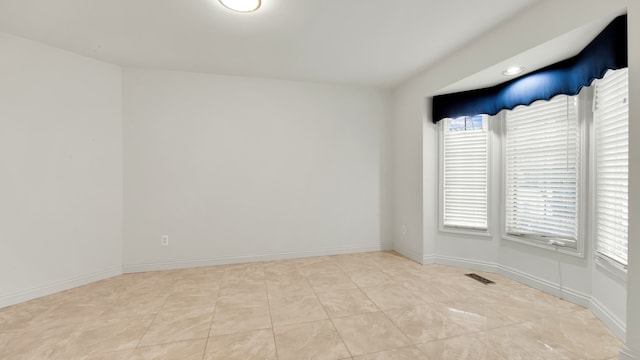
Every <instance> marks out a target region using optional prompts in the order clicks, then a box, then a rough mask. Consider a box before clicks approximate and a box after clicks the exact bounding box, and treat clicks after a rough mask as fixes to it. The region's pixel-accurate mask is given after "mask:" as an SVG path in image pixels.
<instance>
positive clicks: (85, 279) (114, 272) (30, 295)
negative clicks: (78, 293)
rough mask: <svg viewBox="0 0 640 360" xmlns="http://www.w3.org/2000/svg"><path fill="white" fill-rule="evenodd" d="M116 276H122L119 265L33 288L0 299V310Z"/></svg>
mask: <svg viewBox="0 0 640 360" xmlns="http://www.w3.org/2000/svg"><path fill="white" fill-rule="evenodd" d="M118 275H122V266H119V265H118V266H113V267H111V268H109V269H105V270H103V271H99V272H96V273H93V274H86V275H81V276H76V277H73V278H69V279H65V280H62V281H56V282H53V283H50V284H45V285H41V286H37V287H33V288H31V289H26V290H23V291H19V292H17V293H14V294H9V295H5V296H2V297H0V309H1V308H3V307H7V306H11V305H15V304H19V303H22V302H25V301H29V300H33V299H37V298H41V297H43V296H47V295H51V294H55V293H59V292H61V291H65V290H69V289H73V288H76V287H80V286H83V285H87V284H91V283H93V282H96V281H100V280H104V279H108V278H111V277H114V276H118Z"/></svg>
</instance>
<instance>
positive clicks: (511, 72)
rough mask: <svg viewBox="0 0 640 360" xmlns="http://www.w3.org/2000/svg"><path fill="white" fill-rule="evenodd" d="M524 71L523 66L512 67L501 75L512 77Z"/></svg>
mask: <svg viewBox="0 0 640 360" xmlns="http://www.w3.org/2000/svg"><path fill="white" fill-rule="evenodd" d="M524 70H525V68H524V66H512V67H510V68H508V69H507V70H505V71H503V72H502V75H505V76H514V75H518V74H522V73H523V72H524Z"/></svg>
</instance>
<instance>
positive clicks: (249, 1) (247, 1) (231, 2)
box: [220, 0, 262, 12]
mask: <svg viewBox="0 0 640 360" xmlns="http://www.w3.org/2000/svg"><path fill="white" fill-rule="evenodd" d="M220 3H221V4H222V5H223V6H224V7H226V8H227V9H229V10H233V11H238V12H253V11H256V10H258V9H259V8H260V5H262V2H261V0H220Z"/></svg>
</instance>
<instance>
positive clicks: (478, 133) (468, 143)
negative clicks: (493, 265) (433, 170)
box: [442, 115, 488, 230]
mask: <svg viewBox="0 0 640 360" xmlns="http://www.w3.org/2000/svg"><path fill="white" fill-rule="evenodd" d="M443 131H444V136H443V141H444V143H443V157H442V161H443V197H444V198H443V224H444V226H448V227H457V228H467V229H479V230H486V229H487V173H488V169H487V166H488V160H487V157H488V154H487V153H488V132H487V117H486V116H482V115H478V116H470V117H462V118H457V119H447V120H446V121H444V130H443Z"/></svg>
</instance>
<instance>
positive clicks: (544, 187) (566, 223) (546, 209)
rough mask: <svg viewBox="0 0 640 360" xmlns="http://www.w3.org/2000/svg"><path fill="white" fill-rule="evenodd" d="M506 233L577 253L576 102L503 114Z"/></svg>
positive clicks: (562, 99)
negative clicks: (504, 129)
mask: <svg viewBox="0 0 640 360" xmlns="http://www.w3.org/2000/svg"><path fill="white" fill-rule="evenodd" d="M505 121H506V146H505V148H506V156H505V166H506V189H505V191H506V197H505V200H506V201H505V220H506V221H505V225H506V232H507V234H509V235H512V236H518V237H521V238H522V239H524V240H532V241H537V242H542V243H546V244H551V245H558V246H565V247H569V248H574V249H575V248H577V240H578V199H579V198H578V194H579V191H578V190H579V184H580V182H579V174H580V126H579V122H578V114H577V97H570V96H565V95H559V96H556V97H554V98H553V99H551V100H550V101H537V102H535V103H533V104H531V105H529V106H519V107H517V108H515V109H514V110H512V111H508V112H507V114H506V120H505Z"/></svg>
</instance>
